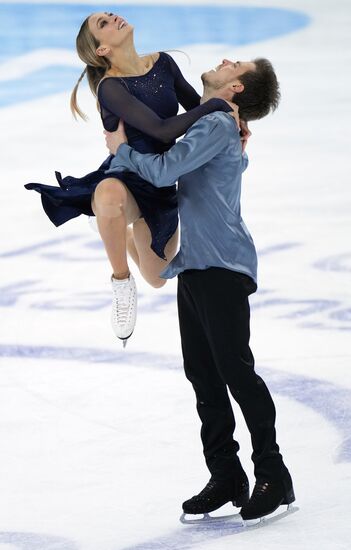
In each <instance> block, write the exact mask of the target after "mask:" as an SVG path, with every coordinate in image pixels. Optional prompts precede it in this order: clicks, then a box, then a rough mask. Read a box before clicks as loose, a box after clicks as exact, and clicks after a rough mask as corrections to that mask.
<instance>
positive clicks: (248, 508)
mask: <svg viewBox="0 0 351 550" xmlns="http://www.w3.org/2000/svg"><path fill="white" fill-rule="evenodd" d="M294 500H295V494H294V489H293V485H292V481H291V477H290V474H289V472H287V473H286V474H285V476H284V478H283V479H282V480H281V481H263V480H258V481H257V482H256V484H255V487H254V490H253V491H252V495H251V498H250V500H249V502H247V503H246V504H244V506H243V507H242V509H241V511H240V514H241V517H242V518H243V519H244V520H247V519H259V518H262V517H263V516H267V515H268V514H271V513H272V512H274V510H276V509H277V508H278V507H279V506H280V505H281V504H291V503H292V502H294Z"/></svg>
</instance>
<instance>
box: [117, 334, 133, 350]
mask: <svg viewBox="0 0 351 550" xmlns="http://www.w3.org/2000/svg"><path fill="white" fill-rule="evenodd" d="M132 334H133V332H131V333H130V335H129V336H127V337H126V338H120V337H119V336H117V338H118V339H119V340H122V344H123V349H124V348H125V347H126V345H127V343H128V340H129V338H130V337H131V335H132Z"/></svg>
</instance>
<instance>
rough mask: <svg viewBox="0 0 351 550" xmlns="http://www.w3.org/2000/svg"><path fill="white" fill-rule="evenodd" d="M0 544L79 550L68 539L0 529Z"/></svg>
mask: <svg viewBox="0 0 351 550" xmlns="http://www.w3.org/2000/svg"><path fill="white" fill-rule="evenodd" d="M0 544H1V545H2V544H6V545H9V546H11V548H12V547H13V548H14V550H15V549H16V550H79V548H78V546H77V545H76V544H75V543H74V542H72V541H70V540H68V539H64V538H62V537H54V536H51V535H45V534H42V535H41V534H40V533H26V532H23V533H21V532H13V531H9V532H1V531H0Z"/></svg>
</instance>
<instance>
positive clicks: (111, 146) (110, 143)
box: [104, 119, 128, 155]
mask: <svg viewBox="0 0 351 550" xmlns="http://www.w3.org/2000/svg"><path fill="white" fill-rule="evenodd" d="M104 134H105V141H106V146H107V149H108V150H109V151H110V153H111V155H115V154H116V153H117V150H118V147H119V146H120V145H122V143H128V140H127V136H126V133H125V130H124V122H123V120H122V119H120V121H119V124H118V128H117V130H116V131H115V132H107V131H106V130H104Z"/></svg>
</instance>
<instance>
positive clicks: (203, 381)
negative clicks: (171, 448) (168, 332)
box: [178, 267, 285, 480]
mask: <svg viewBox="0 0 351 550" xmlns="http://www.w3.org/2000/svg"><path fill="white" fill-rule="evenodd" d="M256 288H257V287H256V284H255V283H254V282H253V280H252V279H251V278H250V277H247V276H246V275H243V274H240V273H237V272H234V271H230V270H227V269H221V268H214V267H213V268H209V269H206V270H204V271H200V270H187V271H184V272H183V273H181V274H180V275H179V276H178V313H179V324H180V333H181V341H182V351H183V357H184V369H185V374H186V377H187V378H188V380H190V382H191V383H192V385H193V388H194V390H195V393H196V400H197V411H198V413H199V416H200V419H201V422H202V427H201V438H202V443H203V449H204V455H205V459H206V464H207V466H208V468H209V470H210V472H211V474H212V477H213V478H214V479H227V478H228V479H229V478H232V477H234V476H235V475H236V473H238V472H239V470H241V465H240V462H239V459H238V457H237V452H238V450H239V444H238V443H237V441H235V440H234V439H233V433H234V429H235V419H234V415H233V410H232V407H231V404H230V400H229V397H228V393H227V388H229V390H230V393H231V394H232V396H233V398H234V399H235V401H236V402H237V403H238V405H239V406H240V409H241V411H242V413H243V416H244V418H245V421H246V424H247V427H248V429H249V431H250V434H251V441H252V448H253V453H252V460H253V462H254V469H255V476H256V478H257V479H264V480H276V479H281V477H282V475H283V473H284V470H285V466H284V464H283V460H282V456H281V454H280V453H279V447H278V445H277V443H276V433H275V407H274V403H273V400H272V398H271V395H270V393H269V391H268V388H267V386H266V385H265V383H264V381H263V380H262V378H261V377H260V376H258V375H257V374H256V372H255V370H254V357H253V355H252V352H251V349H250V347H249V339H250V307H249V301H248V295H249V294H251V293H252V292H255V291H256Z"/></svg>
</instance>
